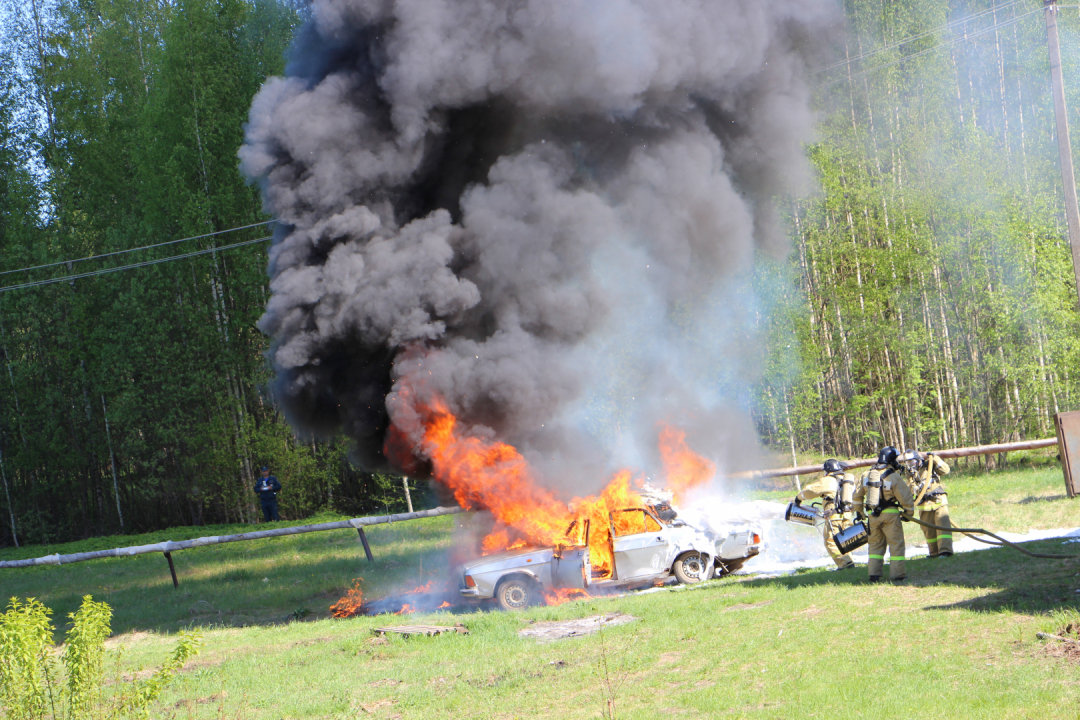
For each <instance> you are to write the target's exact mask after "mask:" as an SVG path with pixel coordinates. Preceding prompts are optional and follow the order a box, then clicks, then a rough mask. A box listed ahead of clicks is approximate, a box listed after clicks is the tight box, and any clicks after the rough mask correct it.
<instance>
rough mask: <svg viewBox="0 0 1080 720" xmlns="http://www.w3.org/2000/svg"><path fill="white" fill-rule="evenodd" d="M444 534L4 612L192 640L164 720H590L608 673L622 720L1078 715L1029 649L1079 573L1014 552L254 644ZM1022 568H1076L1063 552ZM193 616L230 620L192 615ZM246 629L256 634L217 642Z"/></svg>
mask: <svg viewBox="0 0 1080 720" xmlns="http://www.w3.org/2000/svg"><path fill="white" fill-rule="evenodd" d="M1061 488H1062V481H1061V476H1060V471H1051V470H1037V471H1024V472H1018V473H1000V474H993V475H988V476H980V477H967V478H963V477H962V478H957V479H956V480H955V481H954V482H952V483H951V484H950V498H951V499H952V502H953V505H954V508H955V509H954V514H955V515H956V516H957V517H958V518H959V519H961V520H962V521H963V522H964V523H965V524H969V525H985V526H987V527H991V528H995V529H1005V530H1026V529H1027V528H1028V527H1032V528H1040V527H1075V526H1077V525H1080V507H1078V506H1077V505H1076V504H1075V503H1074V502H1071V501H1068V500H1065V499H1062V498H1060V497H1057V496H1060V495H1061V494H1062V493H1061ZM767 495H772V494H771V493H768V494H767ZM775 495H776V497H777V498H785V497H787V496H788V495H790V493H789V492H783V493H776V494H775ZM452 522H453V519H452V518H437V519H433V520H426V521H420V522H418V523H411V524H409V525H407V526H404V525H403V526H398V527H391V528H385V527H384V528H378V529H374V530H372V531H371V533H370V536H371V540H372V545H373V550H374V552H375V554H376V557H377V558H378V561H377V563H376V565H375V567H373V568H369V567H365V565H366V563H365V562H364V560H363V553H362V550H360V548H359V546H358V544H357V543H356V541H355V536H353V535H351V534H349V533H345V532H343V533H321V534H315V535H309V536H305V537H301V538H289V539H283V540H277V541H265V542H255V543H238V544H236V545H232V546H221V547H217V548H204V549H200V550H194V551H184V552H182V553H177V554H176V555H175V557H176V559H177V564H178V570H179V571H180V575H181V586H180V590H179V591H174V590H173V589H172V588H171V581H170V580H169V579H168V571H167V568H166V566H165V561H164V559H163V558H161V557H159V556H148V557H143V558H127V559H115V560H102V561H95V562H91V563H83V564H79V565H72V566H67V567H59V568H56V567H52V568H33V569H29V570H20V571H14V572H13V571H2V572H3V573H4V574H2V575H0V578H3V594H4V595H12V594H18V595H28V594H30V595H36V596H38V597H40V598H42V599H43V600H45V601H46V603H47V604H50V605H52V606H53V607H56V608H57V609H58V610H60V609H63V610H64V611H68V610H69V609H70V608H72V607H73V606H74V602H75V599H76V598H77V597H78V596H79V595H80V594H83V593H86V592H92V593H94V595H95V597H96V598H97V599H104V600H107V601H108V602H110V603H111V604H112V605H113V606H114V609H115V610H116V613H117V621H116V623H115V627H116V628H117V630H120V631H124V632H129V631H131V630H134V629H149V630H153V631H155V632H150V633H143V632H139V633H132V634H129V635H127V636H125V637H122V638H119V640H120V641H121V642H123V644H124V645H125V646H127V648H128V649H127V654H128V658H129V660H131V661H133V662H137V663H151V662H156V661H158V660H159V659H160V658H161V657H162V656H163V655H164V654H165V652H166V648H167V647H168V646H169V644H170V641H169V639H168V638H167V637H165V636H163V635H162V634H161V632H160V631H169V630H173V629H176V628H178V627H180V626H183V625H188V624H192V623H194V624H201V625H203V626H204V627H206V628H207V629H206V630H205V635H206V647H205V649H204V651H203V653H202V654H201V655H200V656H199V658H197V660H196V661H195V662H194V663H193V664H192V665H191V666H189V668H188V669H187V671H185V673H184V674H183V676H182V679H181V681H180V682H179V683H178V684H177V685H176V686H175V687H174V689H172V690H170V691H169V693H168V698H167V702H166V704H165V706H164V707H163V708H162V709H161V710H160V711H159V712H157V713H155V715H156V716H170V715H171V716H175V717H179V718H193V717H218V716H219V715H220V714H222V713H223V714H224V715H226V716H228V717H244V718H321V717H327V718H337V717H341V718H345V717H350V718H351V717H356V716H364V717H368V716H370V717H395V716H401V717H405V718H432V717H447V718H451V717H493V718H517V717H521V718H525V717H560V718H587V717H599V716H600V714H601V711H602V710H603V708H604V703H605V699H606V693H605V687H604V683H603V679H602V678H603V672H602V667H603V665H604V664H605V663H606V665H607V667H608V671H609V676H610V678H611V679H612V681H613V682H614V683H615V684H617V685H618V688H617V690H616V692H615V697H616V706H617V709H618V715H619V717H624V718H653V717H657V716H660V715H666V714H684V715H686V716H688V717H695V716H703V717H708V716H724V717H748V718H789V717H790V718H795V717H832V716H835V715H836V714H837V713H842V715H843V716H845V717H855V718H858V717H866V718H891V717H914V718H939V717H949V716H951V717H956V718H1000V717H1010V718H1036V717H1038V718H1059V717H1060V718H1065V717H1069V718H1072V717H1075V716H1076V714H1077V711H1076V708H1077V707H1078V704H1080V670H1078V668H1077V666H1076V665H1075V664H1074V663H1072V662H1070V661H1068V660H1065V659H1058V658H1054V657H1050V656H1049V655H1048V654H1047V653H1046V652H1045V651H1044V649H1043V647H1042V644H1041V642H1040V641H1037V640H1036V639H1035V637H1034V633H1035V632H1036V631H1037V630H1053V629H1056V626H1057V625H1059V624H1060V623H1061V621H1060V619H1059V618H1056V617H1050V616H1048V615H1047V614H1048V613H1054V612H1056V613H1059V614H1060V612H1061V611H1062V609H1075V608H1076V607H1077V601H1076V598H1077V597H1080V596H1078V595H1077V594H1076V589H1077V588H1078V587H1080V577H1078V575H1080V561H1078V560H1064V561H1057V560H1054V561H1049V560H1031V559H1027V558H1025V557H1024V556H1021V555H1020V554H1018V553H1016V552H1015V551H1013V550H1008V549H1005V550H997V549H994V550H988V551H985V552H980V553H974V554H967V555H964V556H957V557H954V558H950V559H947V560H934V561H931V560H926V559H923V560H916V561H911V562H910V563H909V566H908V576H909V578H910V580H911V581H912V582H911V584H910V585H908V586H907V587H893V586H890V585H873V586H872V585H869V584H867V583H866V582H865V570H862V569H859V570H853V571H846V572H806V573H801V574H799V575H797V576H793V577H787V578H780V579H754V578H728V579H725V580H722V581H716V582H711V583H708V584H706V585H704V586H699V587H696V588H693V589H683V590H678V591H670V592H669V591H665V592H661V593H657V594H652V595H640V596H627V597H620V598H611V599H594V600H588V601H582V602H576V603H569V604H566V605H563V606H560V607H556V608H535V609H532V610H529V611H527V612H524V613H517V614H511V613H480V614H471V615H462V616H447V615H441V616H440V615H427V616H412V617H410V618H409V620H408V621H403V620H402V619H400V618H395V617H385V616H384V617H378V618H357V619H353V620H345V621H334V620H326V619H318V620H316V621H314V622H297V623H290V624H278V625H270V624H265V623H266V621H280V620H282V619H283V618H285V617H287V616H288V614H289V613H290V612H291V610H292V609H295V608H297V607H309V608H311V609H312V610H321V611H325V607H326V605H328V604H329V602H330V601H331V600H332V599H334V598H335V597H336V595H337V593H339V592H340V591H341V590H342V589H343V588H344V586H345V585H346V584H347V582H348V580H349V579H350V578H351V577H353V576H355V575H356V574H358V573H363V574H364V576H365V578H366V579H367V582H366V585H367V587H368V588H369V590H370V591H372V592H373V593H374V594H379V593H378V590H377V588H380V587H382V588H386V587H388V586H387V585H386V583H388V582H390V581H391V579H397V578H399V577H401V576H402V575H404V576H405V579H406V580H407V582H406V583H405V584H406V585H411V584H415V581H416V580H419V578H420V575H419V573H420V570H419V558H420V557H421V556H422V555H423V554H424V553H426V552H428V551H438V550H440V549H441V550H442V551H443V552H446V549H447V546H448V544H449V542H450V541H449V537H450V536H449V533H448V530H449V528H450V526H451V524H452ZM215 532H218V530H215ZM909 532H911V529H910V528H909ZM914 532H915V533H917V531H914ZM196 534H201V529H200V531H197V532H196ZM171 536H172V537H174V538H179V537H181V534H180V533H179V532H172V533H171ZM912 539H914V537H913V538H912ZM142 541H143V540H141V539H140V542H142ZM132 544H134V543H132ZM1033 547H1035V548H1038V549H1040V550H1042V551H1043V552H1062V551H1073V552H1076V550H1075V549H1076V548H1077V546H1076V545H1065V546H1063V545H1061V543H1060V541H1056V540H1049V541H1044V542H1041V543H1034V544H1033ZM80 549H83V548H80ZM39 550H40V549H39ZM51 551H52V552H56V549H55V548H53V549H51ZM29 554H44V552H41V553H37V552H30V553H29ZM10 556H11V555H10V554H9V553H3V554H0V557H10ZM426 563H427V564H428V565H430V563H431V561H430V560H427V561H426ZM428 572H429V568H427V567H425V572H424V574H425V576H427V574H428ZM263 577H266V578H267V581H266V582H265V583H264V582H263V581H262V578H263ZM103 588H104V592H103V590H102V589H103ZM200 600H206V601H207V602H208V603H210V604H211V605H213V607H214V608H215V610H222V615H220V616H218V615H216V614H213V615H209V614H201V613H202V612H203V609H204V608H203V605H202V604H201V603H199V601H200ZM193 608H194V609H193ZM616 610H618V611H622V612H626V613H630V614H632V615H634V616H636V617H638V618H640V619H639V620H638V621H637V622H634V623H631V624H629V625H626V626H621V627H616V628H610V629H608V630H606V631H604V633H603V636H602V637H600V636H593V637H587V638H581V639H575V640H567V641H560V642H556V643H550V644H538V643H536V642H535V641H533V640H527V639H522V638H519V637H518V636H517V631H518V630H519V629H521V628H522V627H525V626H526V625H527V624H528V623H529V622H532V621H537V620H549V619H569V618H575V617H582V616H586V615H592V614H596V613H600V612H613V611H616ZM454 621H463V622H465V623H466V624H467V625H468V626H469V628H470V631H471V634H470V635H468V636H462V637H457V636H449V637H438V638H411V639H408V640H403V639H400V638H392V639H389V640H388V641H385V642H381V641H378V640H375V639H374V638H373V637H372V634H371V629H372V628H374V627H379V626H383V625H392V624H398V623H401V622H432V623H445V624H451V623H452V622H454ZM243 622H249V623H258V622H262V623H264V624H262V625H261V626H257V627H247V628H230V627H213V625H214V624H221V625H227V624H237V623H243ZM200 701H201V702H200ZM365 708H366V709H365Z"/></svg>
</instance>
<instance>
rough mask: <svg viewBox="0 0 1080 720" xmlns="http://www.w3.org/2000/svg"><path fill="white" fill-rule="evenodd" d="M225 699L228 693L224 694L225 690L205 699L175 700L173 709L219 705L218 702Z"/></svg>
mask: <svg viewBox="0 0 1080 720" xmlns="http://www.w3.org/2000/svg"><path fill="white" fill-rule="evenodd" d="M227 697H229V693H228V692H226V691H225V690H222V691H221V692H219V693H214V694H213V695H207V696H206V697H201V698H196V699H195V700H177V701H176V702H175V703H174V704H173V707H175V708H182V707H190V706H191V705H207V704H209V703H219V702H221V701H222V700H224V699H225V698H227Z"/></svg>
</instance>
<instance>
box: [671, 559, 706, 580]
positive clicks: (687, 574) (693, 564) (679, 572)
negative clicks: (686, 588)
mask: <svg viewBox="0 0 1080 720" xmlns="http://www.w3.org/2000/svg"><path fill="white" fill-rule="evenodd" d="M672 569H673V570H674V571H675V577H676V578H678V580H679V582H681V583H682V584H683V585H693V584H694V583H699V582H701V581H702V579H703V578H704V577H705V559H704V558H703V557H701V555H700V554H698V553H696V552H691V553H686V554H685V555H683V556H682V557H681V558H679V559H678V560H676V561H675V565H674V566H673V567H672Z"/></svg>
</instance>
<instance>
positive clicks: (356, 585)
mask: <svg viewBox="0 0 1080 720" xmlns="http://www.w3.org/2000/svg"><path fill="white" fill-rule="evenodd" d="M363 579H364V578H356V579H355V580H353V586H352V587H351V588H350V589H349V592H347V593H346V594H345V597H343V598H341V599H340V600H338V601H337V602H336V603H334V604H333V605H331V606H330V614H331V615H332V616H333V617H336V618H349V617H354V616H356V615H363V614H364V592H363V590H361V589H360V582H361V581H362V580H363Z"/></svg>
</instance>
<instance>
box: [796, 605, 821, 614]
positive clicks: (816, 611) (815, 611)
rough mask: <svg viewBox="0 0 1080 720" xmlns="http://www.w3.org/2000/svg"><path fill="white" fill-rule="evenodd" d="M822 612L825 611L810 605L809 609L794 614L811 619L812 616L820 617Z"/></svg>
mask: <svg viewBox="0 0 1080 720" xmlns="http://www.w3.org/2000/svg"><path fill="white" fill-rule="evenodd" d="M823 612H825V611H824V610H823V609H821V608H819V607H818V606H817V605H811V606H810V607H808V608H805V609H803V610H800V611H799V612H797V613H795V614H796V615H802V616H803V617H813V616H814V615H820V614H821V613H823Z"/></svg>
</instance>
